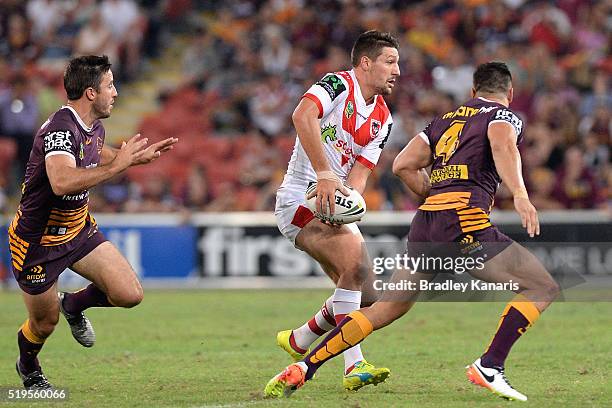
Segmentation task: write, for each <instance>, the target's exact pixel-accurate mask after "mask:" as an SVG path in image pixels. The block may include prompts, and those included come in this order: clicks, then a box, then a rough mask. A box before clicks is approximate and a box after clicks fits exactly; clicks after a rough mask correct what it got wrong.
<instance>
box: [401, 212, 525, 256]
mask: <svg viewBox="0 0 612 408" xmlns="http://www.w3.org/2000/svg"><path fill="white" fill-rule="evenodd" d="M512 242H513V241H512V239H510V237H508V236H507V235H505V234H504V233H502V232H501V231H499V230H498V229H497V227H495V226H493V225H492V224H491V223H490V221H489V216H488V214H486V213H485V212H484V211H483V210H481V209H480V208H469V209H462V210H455V209H451V210H441V211H424V210H418V211H417V213H416V214H415V216H414V218H413V220H412V223H411V224H410V232H409V234H408V253H411V252H412V253H424V252H428V253H430V254H431V253H432V252H436V253H437V254H438V255H439V254H440V253H446V254H449V255H451V254H452V255H454V256H465V255H469V256H484V257H485V259H486V260H490V259H492V258H493V257H494V256H495V255H497V254H499V253H500V252H501V251H503V250H504V249H506V248H507V247H508V246H510V244H512Z"/></svg>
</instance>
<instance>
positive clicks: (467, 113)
mask: <svg viewBox="0 0 612 408" xmlns="http://www.w3.org/2000/svg"><path fill="white" fill-rule="evenodd" d="M493 109H497V106H483V107H480V108H472V107H470V106H463V105H462V106H460V107H458V108H457V110H455V111H453V112H447V113H445V114H444V115H443V116H442V119H452V118H456V117H464V118H470V117H472V116H475V115H478V114H481V113H489V112H491V111H492V110H493Z"/></svg>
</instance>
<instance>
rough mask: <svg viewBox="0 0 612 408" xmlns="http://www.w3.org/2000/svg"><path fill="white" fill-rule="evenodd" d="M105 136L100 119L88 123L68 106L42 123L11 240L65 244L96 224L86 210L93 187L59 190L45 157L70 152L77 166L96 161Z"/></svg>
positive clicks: (35, 140) (46, 244) (12, 226)
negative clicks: (56, 191)
mask: <svg viewBox="0 0 612 408" xmlns="http://www.w3.org/2000/svg"><path fill="white" fill-rule="evenodd" d="M104 137H105V133H104V127H103V126H102V123H101V122H100V121H99V120H96V121H95V122H94V123H93V125H92V126H91V127H87V126H86V125H85V124H84V123H83V121H82V120H81V118H80V117H79V116H78V114H77V113H76V111H74V109H72V108H71V107H68V106H64V107H62V108H61V109H60V110H58V111H57V112H55V113H54V114H53V115H51V116H50V117H49V119H48V120H47V121H46V122H45V123H44V124H43V125H42V126H41V128H40V129H39V130H38V132H37V133H36V136H35V137H34V144H33V147H32V152H31V153H30V159H29V161H28V165H27V169H26V174H25V181H24V183H23V188H22V193H23V194H22V197H21V202H20V203H19V209H18V210H17V215H16V216H15V218H14V219H13V222H12V223H11V225H10V227H9V234H10V237H11V241H12V242H14V243H19V244H20V245H21V246H23V247H25V248H27V246H28V244H37V245H43V246H55V245H61V244H65V243H67V242H69V241H70V240H72V239H73V238H74V237H76V236H77V235H78V233H79V232H80V231H81V230H82V229H83V228H84V227H85V225H86V224H87V223H91V224H95V222H94V221H93V219H92V218H91V217H90V215H89V211H88V202H89V191H88V190H84V191H80V192H75V193H74V194H67V195H62V196H57V195H55V194H54V193H53V190H52V189H51V184H50V183H49V178H48V176H47V171H46V167H45V159H46V158H48V157H50V156H53V155H67V156H70V157H72V158H74V160H75V161H76V166H77V167H81V168H92V167H96V166H98V164H99V163H100V153H101V152H102V146H103V145H104Z"/></svg>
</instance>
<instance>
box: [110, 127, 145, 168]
mask: <svg viewBox="0 0 612 408" xmlns="http://www.w3.org/2000/svg"><path fill="white" fill-rule="evenodd" d="M148 141H149V139H147V138H146V137H145V138H143V137H141V135H140V133H138V134H137V135H135V136H133V137H131V138H130V140H128V141H127V142H123V143H121V148H120V149H119V151H118V152H117V155H116V156H115V159H114V160H113V162H112V164H113V166H115V168H116V169H117V171H118V172H121V171H123V170H125V169H127V168H128V167H130V166H132V165H134V164H137V163H138V161H139V160H140V159H141V156H142V155H143V153H144V151H145V146H146V145H147V142H148Z"/></svg>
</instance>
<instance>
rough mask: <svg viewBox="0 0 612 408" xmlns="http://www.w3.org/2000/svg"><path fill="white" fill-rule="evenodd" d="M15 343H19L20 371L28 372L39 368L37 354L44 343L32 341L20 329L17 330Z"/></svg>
mask: <svg viewBox="0 0 612 408" xmlns="http://www.w3.org/2000/svg"><path fill="white" fill-rule="evenodd" d="M17 344H18V345H19V369H20V370H21V372H22V373H24V374H30V373H31V372H33V371H36V370H40V364H39V362H38V357H37V356H38V353H39V352H40V350H41V349H42V346H43V344H44V343H32V342H31V341H29V340H28V339H27V338H26V336H24V334H23V331H22V330H21V329H20V330H19V331H18V332H17Z"/></svg>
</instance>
